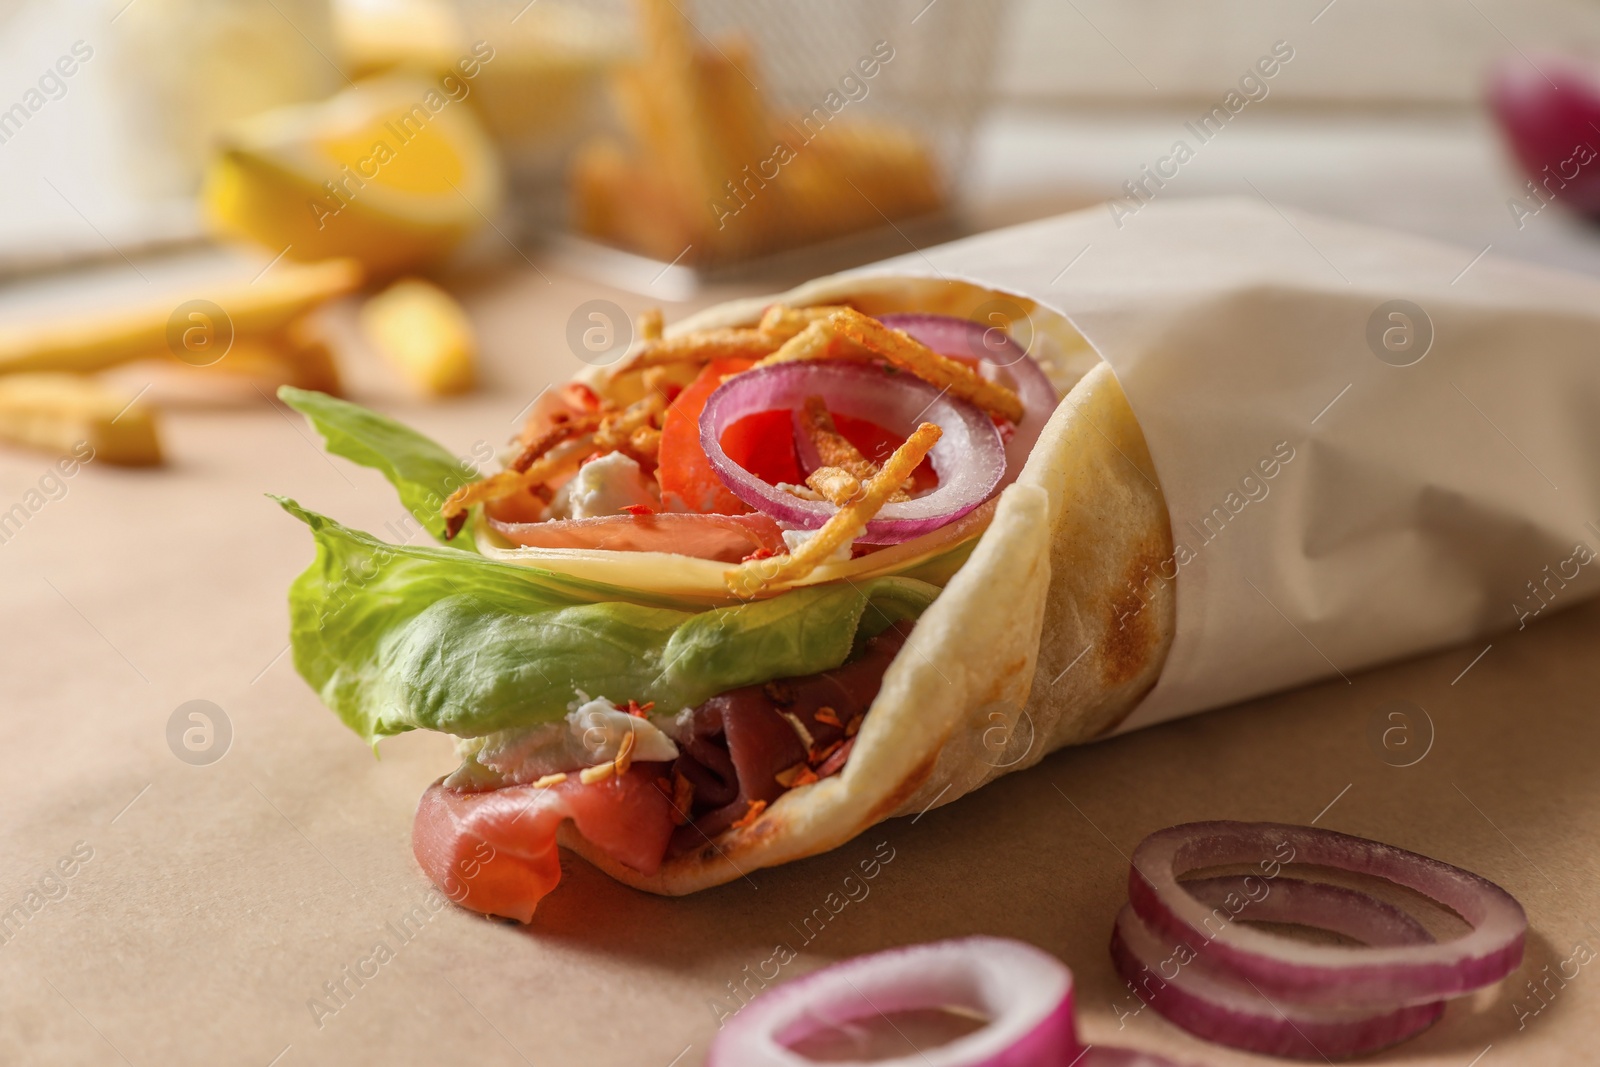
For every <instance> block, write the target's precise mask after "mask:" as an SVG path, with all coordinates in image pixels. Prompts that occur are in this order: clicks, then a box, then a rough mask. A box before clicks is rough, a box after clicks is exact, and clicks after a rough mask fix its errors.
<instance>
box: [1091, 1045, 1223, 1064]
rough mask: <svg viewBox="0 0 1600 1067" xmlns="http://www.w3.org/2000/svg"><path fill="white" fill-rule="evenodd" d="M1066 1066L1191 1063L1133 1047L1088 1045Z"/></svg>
mask: <svg viewBox="0 0 1600 1067" xmlns="http://www.w3.org/2000/svg"><path fill="white" fill-rule="evenodd" d="M1067 1067H1193V1065H1191V1064H1185V1063H1179V1062H1178V1061H1177V1060H1169V1059H1167V1058H1166V1057H1165V1056H1158V1055H1156V1054H1155V1053H1154V1052H1141V1051H1139V1050H1138V1049H1134V1048H1107V1047H1105V1046H1102V1045H1089V1046H1088V1047H1086V1048H1085V1049H1084V1050H1083V1053H1082V1055H1080V1056H1079V1057H1078V1059H1076V1060H1074V1061H1072V1063H1070V1064H1068V1065H1067Z"/></svg>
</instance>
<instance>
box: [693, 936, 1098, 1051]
mask: <svg viewBox="0 0 1600 1067" xmlns="http://www.w3.org/2000/svg"><path fill="white" fill-rule="evenodd" d="M950 1007H962V1008H967V1009H970V1010H972V1011H975V1012H978V1013H980V1014H982V1015H984V1016H986V1017H987V1018H988V1019H989V1020H990V1022H989V1024H988V1025H987V1026H984V1027H983V1028H981V1029H979V1030H975V1031H973V1032H972V1033H970V1034H966V1035H964V1036H962V1037H959V1038H957V1039H956V1040H954V1041H952V1042H950V1043H949V1044H946V1045H941V1046H939V1047H937V1048H930V1049H927V1050H925V1051H924V1052H922V1053H920V1054H914V1055H912V1056H906V1057H900V1058H898V1059H892V1060H884V1061H882V1065H883V1067H901V1065H903V1067H1046V1065H1055V1064H1067V1063H1071V1062H1072V1059H1073V1057H1074V1056H1076V1055H1077V1054H1078V1052H1079V1048H1080V1046H1079V1045H1078V1038H1077V1027H1076V1024H1075V1023H1074V1021H1073V1011H1072V972H1071V971H1069V970H1067V968H1066V967H1065V966H1063V965H1062V964H1061V962H1060V961H1058V960H1057V959H1056V958H1055V957H1053V956H1051V955H1049V954H1048V953H1045V952H1041V951H1040V950H1039V949H1036V948H1034V947H1033V946H1032V945H1025V944H1023V943H1022V942H1020V941H1011V940H1007V939H1004V938H997V937H968V938H962V939H960V940H955V941H937V942H934V943H933V944H928V945H913V946H911V947H909V948H898V949H890V950H889V951H888V952H879V953H875V954H873V955H870V956H860V957H857V958H856V959H853V960H846V961H845V962H843V963H836V964H834V965H833V966H831V967H824V968H823V969H822V970H820V971H815V972H813V973H811V974H808V975H806V976H805V977H803V978H797V979H795V980H794V981H792V982H787V983H785V984H784V985H782V986H779V987H778V988H777V989H774V990H772V991H770V992H767V993H763V994H762V995H761V996H759V997H757V998H756V999H755V1000H753V1001H751V1002H750V1003H749V1004H748V1005H746V1006H745V1007H744V1008H743V1009H741V1010H740V1012H739V1013H738V1014H737V1015H735V1016H734V1017H733V1018H732V1019H731V1020H729V1021H728V1022H727V1025H725V1026H724V1027H723V1029H722V1031H721V1032H720V1033H718V1034H717V1036H716V1039H715V1040H714V1041H713V1042H712V1044H711V1052H710V1055H709V1056H708V1057H707V1059H706V1063H707V1067H809V1065H811V1064H812V1063H813V1061H811V1060H809V1059H806V1058H804V1057H802V1056H801V1055H800V1054H799V1053H797V1052H795V1051H794V1050H793V1046H794V1045H796V1044H798V1043H800V1042H801V1041H804V1040H805V1039H806V1038H807V1037H808V1036H810V1035H812V1034H815V1033H817V1032H818V1031H821V1030H826V1029H828V1028H830V1027H839V1026H843V1025H848V1024H849V1023H852V1022H854V1021H856V1020H858V1019H864V1018H874V1017H876V1016H878V1015H879V1014H884V1015H887V1014H889V1013H891V1012H902V1011H915V1010H918V1009H928V1008H950Z"/></svg>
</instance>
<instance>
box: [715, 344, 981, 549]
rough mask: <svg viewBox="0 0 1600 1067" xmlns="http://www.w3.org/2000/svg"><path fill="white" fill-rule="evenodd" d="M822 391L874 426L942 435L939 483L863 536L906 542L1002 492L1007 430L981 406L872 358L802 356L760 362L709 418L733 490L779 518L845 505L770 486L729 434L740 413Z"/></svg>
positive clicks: (838, 407)
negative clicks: (737, 454)
mask: <svg viewBox="0 0 1600 1067" xmlns="http://www.w3.org/2000/svg"><path fill="white" fill-rule="evenodd" d="M812 396H820V397H822V399H823V402H824V403H825V404H826V405H827V407H828V410H829V411H831V412H833V413H835V414H845V415H849V416H851V417H852V418H858V419H865V420H867V421H869V422H874V423H876V424H877V425H879V426H881V427H883V428H884V429H885V430H888V431H890V432H892V433H895V434H899V435H900V436H902V437H909V436H910V435H911V433H912V432H913V431H915V430H916V428H917V426H918V425H919V424H920V423H922V422H924V421H926V422H931V423H934V424H935V425H937V426H938V427H939V429H940V431H941V436H940V439H939V441H938V443H937V444H935V445H934V446H933V449H932V451H931V452H929V454H928V458H929V460H930V462H931V463H932V464H933V469H934V472H935V473H936V474H937V475H938V476H939V485H938V487H937V488H935V489H933V490H931V491H930V492H928V493H925V494H924V495H922V496H920V497H916V498H913V499H912V500H909V501H906V502H904V503H896V504H888V505H885V506H884V507H883V508H882V509H881V510H880V511H879V512H878V513H877V515H876V516H875V517H874V518H873V519H872V520H871V521H870V522H868V523H867V525H866V531H865V532H864V533H863V534H862V535H861V536H860V537H859V538H858V539H857V540H859V541H861V542H864V543H866V544H898V543H900V542H902V541H907V540H910V539H912V538H914V537H918V536H921V535H922V534H926V533H929V532H931V531H933V530H936V529H938V528H939V527H941V526H945V525H947V524H949V523H951V522H954V521H955V520H957V519H959V518H961V517H962V516H964V515H966V514H968V513H969V512H971V511H972V510H973V509H975V508H977V507H978V506H979V505H980V504H982V503H983V502H984V501H986V500H988V499H989V498H990V497H991V496H993V495H994V491H995V487H996V486H997V485H999V483H1000V479H1001V477H1002V476H1003V475H1004V474H1005V471H1006V455H1005V447H1004V444H1003V442H1002V441H1001V438H1000V431H999V430H998V429H997V428H996V427H995V424H994V423H993V421H992V420H990V418H989V417H988V416H987V415H985V414H984V413H983V412H981V411H979V410H978V409H977V408H976V407H974V406H972V405H971V404H968V403H966V402H964V401H960V400H956V399H955V398H953V397H950V396H947V395H945V394H944V393H942V392H941V391H940V390H938V389H935V388H934V387H933V386H931V385H929V384H928V383H926V382H924V381H921V380H920V379H918V378H915V377H913V376H912V375H910V374H908V373H905V372H903V371H901V372H891V371H888V370H885V369H884V368H881V367H878V366H874V365H871V364H857V363H815V362H810V361H801V362H793V363H779V364H773V365H771V366H768V367H758V368H756V369H754V370H749V371H746V372H744V373H743V374H738V375H735V376H733V377H731V378H729V379H728V380H727V381H725V382H723V383H722V385H721V386H720V387H718V389H717V391H716V392H714V393H712V394H711V398H710V399H709V400H707V401H706V406H705V411H704V412H703V413H702V414H701V416H700V444H701V447H702V448H703V449H704V450H705V454H706V456H707V458H709V459H710V461H711V465H712V467H713V469H714V470H715V471H716V473H717V477H719V478H720V479H722V482H723V484H724V485H726V486H727V487H728V489H729V490H731V491H732V492H733V493H734V495H736V496H738V497H739V499H741V500H743V501H744V502H745V503H746V504H749V505H750V506H751V507H753V508H755V509H756V510H758V511H760V512H763V513H765V514H767V515H770V516H772V517H773V518H775V519H777V520H778V521H779V522H783V523H787V524H789V525H791V526H794V527H798V528H799V529H803V530H816V529H820V528H821V527H822V526H823V525H824V524H825V523H826V522H827V521H828V520H829V519H830V518H832V517H833V515H834V514H835V512H836V511H837V510H838V509H837V508H835V507H834V506H833V505H832V504H829V503H826V502H823V501H813V500H804V499H801V498H800V497H797V496H794V495H792V494H790V493H787V492H785V491H783V490H782V489H778V488H777V487H775V486H772V485H769V484H768V483H767V482H765V481H763V480H762V479H760V478H758V477H757V476H756V475H754V474H752V473H750V472H749V471H747V470H745V469H744V468H743V467H741V466H739V465H738V464H737V463H735V462H734V461H733V460H732V459H731V458H730V457H729V456H728V454H727V453H726V452H724V451H723V449H722V435H723V434H724V433H725V432H726V431H727V430H728V428H729V427H730V426H732V425H733V424H734V423H735V422H737V421H738V420H739V419H741V418H743V417H744V416H746V415H752V414H756V413H758V412H763V411H776V410H790V411H793V410H797V409H799V408H800V407H802V406H803V405H804V403H805V401H806V399H807V398H808V397H812Z"/></svg>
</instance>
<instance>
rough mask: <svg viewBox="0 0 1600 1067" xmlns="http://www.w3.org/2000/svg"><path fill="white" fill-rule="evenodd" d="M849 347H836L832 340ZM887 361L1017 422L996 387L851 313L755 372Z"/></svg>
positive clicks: (1017, 410)
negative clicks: (841, 361) (831, 361)
mask: <svg viewBox="0 0 1600 1067" xmlns="http://www.w3.org/2000/svg"><path fill="white" fill-rule="evenodd" d="M840 338H842V339H844V340H846V341H849V342H852V344H849V345H843V346H840V345H835V344H833V343H832V342H833V341H834V340H836V339H840ZM862 350H864V352H865V354H866V355H867V356H868V357H876V358H878V359H883V360H887V361H888V362H889V363H890V364H892V365H893V366H896V367H899V368H901V369H902V370H906V371H909V372H910V373H912V374H915V375H916V376H917V377H918V378H921V379H922V380H923V381H925V382H927V383H929V384H930V385H936V386H938V387H939V388H940V389H943V390H946V391H947V392H949V394H950V395H951V396H954V397H959V398H961V399H962V400H966V401H969V402H971V403H973V404H976V405H977V406H978V407H979V408H982V409H983V410H984V411H985V412H987V413H988V414H990V415H992V416H997V417H999V418H1003V419H1009V420H1010V421H1012V422H1018V421H1020V420H1021V419H1022V401H1021V400H1019V399H1018V398H1017V394H1016V393H1015V392H1013V391H1012V390H1010V389H1007V388H1006V387H1005V386H1003V385H1001V384H1000V383H998V382H991V381H988V380H987V379H985V378H984V377H983V376H982V375H980V374H979V373H978V372H977V371H975V370H973V369H972V368H971V367H969V366H967V365H966V364H965V363H962V362H960V361H959V360H954V359H951V358H950V357H949V356H942V355H940V354H939V353H937V352H935V351H934V350H933V349H931V348H929V347H928V346H927V345H925V344H923V343H922V342H921V341H918V340H915V339H914V338H912V337H911V336H909V335H908V334H906V333H905V332H904V331H903V330H894V329H890V328H889V327H887V326H885V325H884V324H883V323H881V322H879V321H878V320H877V319H874V318H871V317H870V316H867V315H863V314H861V312H859V311H856V310H855V309H853V308H840V309H838V310H837V311H835V312H833V313H832V314H831V315H829V316H828V317H827V318H825V319H817V320H815V321H813V322H812V323H811V324H810V325H809V326H807V327H806V328H805V329H804V330H801V331H800V332H799V333H797V334H795V335H794V336H793V337H792V338H790V339H789V340H788V341H785V342H784V344H783V346H782V347H781V348H779V349H778V350H777V351H776V352H773V353H772V354H771V355H770V356H767V357H766V358H764V359H763V360H761V362H759V363H757V364H756V366H758V367H764V366H768V365H770V364H773V363H788V362H790V361H793V360H801V359H827V358H840V357H842V358H847V359H848V358H860V357H861V355H862Z"/></svg>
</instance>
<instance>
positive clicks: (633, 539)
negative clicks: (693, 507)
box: [489, 512, 788, 563]
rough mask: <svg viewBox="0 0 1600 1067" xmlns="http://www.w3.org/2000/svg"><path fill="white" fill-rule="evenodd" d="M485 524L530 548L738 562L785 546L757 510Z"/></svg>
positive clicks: (779, 532)
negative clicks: (600, 550) (674, 554)
mask: <svg viewBox="0 0 1600 1067" xmlns="http://www.w3.org/2000/svg"><path fill="white" fill-rule="evenodd" d="M489 525H490V526H492V527H494V529H495V530H497V531H499V533H500V535H501V536H502V537H504V538H505V539H506V540H508V541H510V542H512V543H513V544H517V545H523V546H525V547H528V548H596V549H603V550H605V551H608V552H673V553H677V554H678V555H681V556H694V557H696V558H698V559H710V560H717V561H719V562H723V563H737V562H739V561H740V560H742V559H744V558H745V557H746V556H748V555H750V554H751V553H752V552H757V551H761V550H765V551H767V552H769V553H773V554H777V553H781V552H786V551H788V548H787V546H786V545H785V544H784V541H783V531H782V530H781V529H780V528H779V526H778V524H777V523H776V522H773V521H772V520H771V519H769V518H768V517H767V516H765V515H762V514H760V513H755V512H753V513H751V514H748V515H691V514H679V513H664V514H659V515H599V516H595V517H594V518H588V519H558V520H555V521H552V522H501V521H500V520H498V519H490V520H489Z"/></svg>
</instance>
